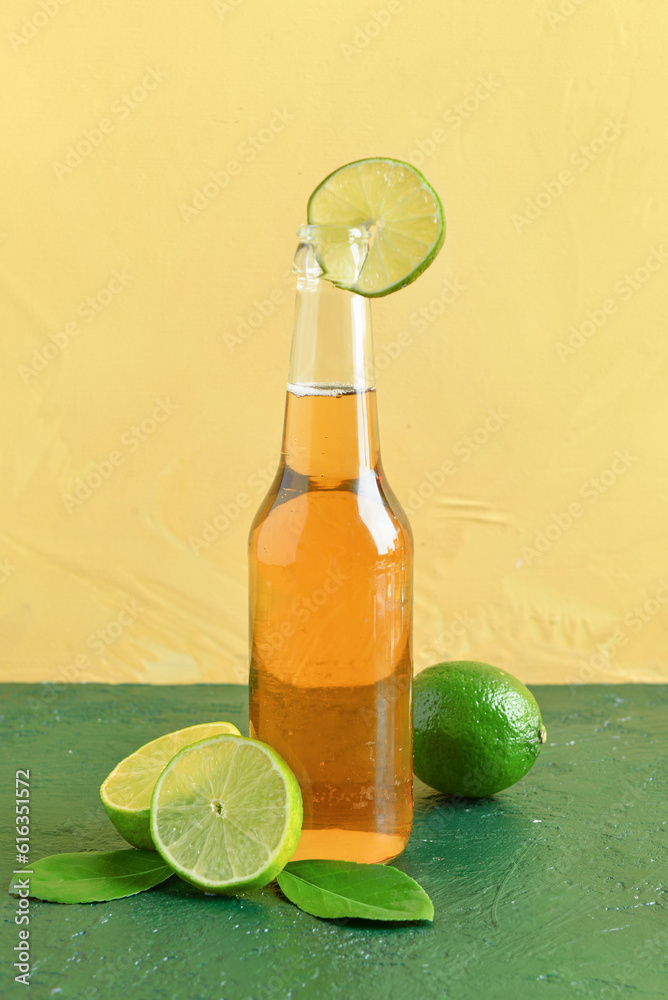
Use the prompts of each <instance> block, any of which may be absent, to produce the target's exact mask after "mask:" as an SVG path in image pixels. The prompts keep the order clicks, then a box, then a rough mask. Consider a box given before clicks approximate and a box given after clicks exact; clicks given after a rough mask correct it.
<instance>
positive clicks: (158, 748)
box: [100, 722, 239, 850]
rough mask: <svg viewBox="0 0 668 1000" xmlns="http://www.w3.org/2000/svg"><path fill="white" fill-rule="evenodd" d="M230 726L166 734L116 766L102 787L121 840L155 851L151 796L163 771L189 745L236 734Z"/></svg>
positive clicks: (220, 724)
mask: <svg viewBox="0 0 668 1000" xmlns="http://www.w3.org/2000/svg"><path fill="white" fill-rule="evenodd" d="M238 732H239V730H238V729H237V727H236V726H233V725H232V723H231V722H205V723H203V724H202V725H199V726H188V727H187V728H186V729H178V730H177V731H176V732H173V733H167V735H166V736H160V737H159V739H157V740H152V741H151V742H150V743H146V744H145V745H144V746H143V747H140V749H139V750H137V751H136V752H135V753H133V754H131V755H130V756H129V757H126V758H125V759H124V760H122V761H121V762H120V764H117V765H116V767H115V768H114V770H113V771H112V772H111V774H110V775H109V776H108V777H107V778H105V780H104V781H103V782H102V785H101V787H100V798H101V799H102V805H103V806H104V808H105V809H106V811H107V815H108V816H109V819H110V820H111V822H112V823H113V824H114V826H115V827H116V829H117V830H118V832H119V833H120V835H121V837H124V838H125V840H127V842H128V843H129V844H132V846H133V847H141V848H145V849H146V850H153V849H154V846H153V841H152V840H151V819H150V808H151V795H152V794H153V787H154V785H155V783H156V781H157V779H158V777H159V776H160V773H161V771H162V770H163V768H164V767H165V765H166V764H168V763H169V761H170V760H171V759H172V757H173V756H174V754H175V753H177V752H178V751H179V750H181V749H182V748H183V747H185V746H188V745H189V744H190V743H196V742H197V741H198V740H202V739H204V738H205V737H207V736H215V735H216V734H219V733H237V734H238Z"/></svg>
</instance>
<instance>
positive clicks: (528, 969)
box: [0, 684, 668, 1000]
mask: <svg viewBox="0 0 668 1000" xmlns="http://www.w3.org/2000/svg"><path fill="white" fill-rule="evenodd" d="M532 690H533V692H534V694H535V695H536V698H537V700H538V702H539V704H540V706H541V709H542V712H543V718H544V721H545V724H546V726H547V731H548V741H547V744H546V746H545V748H544V750H543V752H542V754H541V757H540V758H539V760H538V762H537V764H536V765H535V766H534V768H533V770H532V771H530V773H529V774H528V775H527V777H526V778H524V779H523V780H522V781H521V782H520V783H519V784H517V785H515V786H514V787H513V788H510V789H508V790H507V791H505V792H501V793H500V794H498V795H497V796H495V797H494V798H491V799H484V800H480V801H478V802H470V801H461V802H458V803H457V802H451V801H449V800H448V799H446V798H444V797H442V796H439V795H436V794H431V793H430V792H429V791H428V790H427V789H425V788H424V786H420V788H418V789H416V795H417V799H416V818H415V826H414V830H413V836H412V838H411V841H410V843H409V846H408V848H407V850H406V851H405V853H404V854H403V855H402V856H401V857H400V858H399V859H397V861H396V862H395V864H396V865H397V867H399V868H401V869H403V870H404V871H406V872H408V874H409V875H412V876H413V877H414V878H416V879H418V881H419V882H420V883H421V884H422V885H423V886H424V888H425V889H426V890H427V892H428V893H429V894H430V896H431V897H432V899H433V901H434V905H435V908H436V916H435V920H434V924H433V926H430V925H428V924H424V925H419V924H415V925H406V926H401V927H396V926H390V925H386V924H382V925H378V926H373V927H369V926H368V925H363V924H361V923H354V922H347V923H346V922H344V921H338V922H329V921H323V920H318V919H316V918H315V917H311V916H309V915H308V914H306V913H303V912H301V911H299V910H297V909H295V908H294V907H293V906H292V905H291V904H290V903H288V902H287V901H286V900H285V899H283V898H282V897H281V896H280V895H279V894H278V893H277V892H276V891H274V890H273V889H271V888H267V889H264V890H258V891H254V892H251V893H248V894H247V895H246V896H245V897H243V898H231V899H226V898H222V897H220V898H218V897H209V896H203V895H201V894H200V893H198V892H197V891H196V890H195V889H193V888H191V887H189V886H187V885H186V884H184V883H182V882H180V881H179V880H178V879H177V878H176V877H174V878H172V879H170V880H169V881H168V882H166V883H164V884H163V885H161V886H159V887H157V888H155V889H152V890H150V891H149V892H146V893H144V894H142V895H139V896H134V897H131V898H128V899H121V900H116V901H114V902H111V903H96V904H88V905H82V906H76V905H75V906H60V905H57V904H50V903H42V902H38V901H32V902H31V908H30V913H31V922H30V944H31V952H32V978H31V985H30V994H29V995H30V996H31V997H32V998H33V1000H42V998H48V997H54V998H70V997H72V998H77V1000H78V998H91V1000H98V998H112V997H113V998H120V997H123V996H124V995H126V994H130V993H131V995H132V998H133V1000H143V998H147V1000H149V998H150V1000H177V998H178V1000H180V998H184V1000H185V998H188V1000H283V998H304V1000H321V998H322V1000H337V998H344V997H345V998H351V1000H362V998H364V1000H366V998H370V997H373V998H375V997H378V998H391V1000H395V998H396V1000H412V998H417V1000H427V998H432V997H433V998H442V997H454V998H462V1000H464V998H466V1000H469V998H478V997H490V998H491V1000H506V998H508V1000H517V998H520V997H521V998H523V1000H524V998H528V1000H531V998H534V997H535V998H538V997H541V998H542V997H546V998H559V1000H561V998H562V997H564V998H566V997H569V998H570V997H574V998H582V997H586V998H588V997H606V998H609V997H620V998H624V997H634V998H635V997H639V998H646V1000H655V998H660V997H665V996H666V995H668V986H667V984H668V978H667V972H668V966H667V959H666V956H667V955H668V919H667V918H668V913H667V911H668V906H667V905H666V904H667V901H668V900H667V897H666V891H665V888H664V887H665V886H666V883H667V881H668V852H667V851H666V844H667V842H668V834H667V832H666V831H667V829H668V810H667V806H666V802H667V799H668V795H667V792H668V767H667V764H668V735H667V731H668V687H667V686H665V685H661V686H657V685H621V686H619V687H613V686H610V685H604V686H595V685H592V686H582V687H578V688H573V689H570V688H568V687H538V686H537V687H532ZM0 694H1V696H2V704H1V708H0V712H1V715H2V721H1V723H0V729H1V731H2V734H3V739H2V772H1V778H2V787H1V789H0V793H1V804H2V812H1V816H2V828H1V830H0V860H1V862H2V873H3V878H4V881H5V885H6V884H8V883H9V878H10V873H11V872H12V871H13V870H14V868H15V867H18V866H16V865H15V863H14V853H15V852H14V850H13V843H14V835H15V831H14V796H13V792H14V774H15V771H16V770H17V769H18V768H25V769H29V770H30V776H31V819H32V839H31V857H32V858H33V860H36V859H37V858H39V857H43V856H44V855H47V854H52V853H55V852H59V851H77V850H107V849H108V850H111V849H114V848H118V847H121V846H123V845H124V842H123V841H122V840H121V839H120V837H119V836H118V835H117V834H116V832H115V830H114V829H113V827H112V826H111V824H110V823H109V821H108V819H107V817H106V814H105V813H104V810H103V808H102V805H101V803H100V801H99V798H98V792H97V789H98V786H99V785H100V782H101V781H102V780H103V778H104V777H105V776H106V775H107V773H108V772H109V771H110V770H111V768H112V767H113V766H114V765H115V764H116V763H117V761H118V760H119V759H120V758H121V757H124V756H126V755H127V754H128V753H130V752H131V751H133V750H135V749H136V748H137V747H138V746H139V745H140V744H142V743H145V742H147V740H150V739H153V738H155V737H156V736H159V735H161V734H162V733H164V732H168V731H170V730H173V729H178V728H181V727H183V726H186V725H193V724H195V723H197V722H206V721H211V720H214V719H220V718H222V719H228V720H229V721H231V722H234V723H236V724H237V725H238V726H239V728H241V729H242V731H244V732H245V731H246V691H245V689H244V688H242V687H236V686H213V685H197V686H192V687H146V686H136V685H134V686H130V685H127V686H120V687H110V686H106V685H98V684H88V685H85V686H61V687H60V688H59V689H57V690H54V689H50V688H48V687H43V686H41V685H4V686H2V687H0ZM15 910H16V901H15V900H14V899H13V898H12V897H9V896H5V897H4V898H3V909H2V946H1V952H0V954H1V959H0V961H1V965H0V968H1V976H2V984H1V985H0V994H1V995H2V996H3V997H4V996H14V995H16V996H18V995H20V991H21V990H24V989H25V988H24V987H23V986H21V985H19V984H17V983H14V982H13V981H12V980H13V975H14V971H13V970H12V968H11V963H12V962H13V961H14V958H13V957H12V956H13V953H12V948H13V947H14V945H15V944H16V943H17V941H18V927H17V926H16V925H15V924H14V913H15ZM26 995H27V994H26Z"/></svg>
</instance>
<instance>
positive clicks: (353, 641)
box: [249, 226, 413, 862]
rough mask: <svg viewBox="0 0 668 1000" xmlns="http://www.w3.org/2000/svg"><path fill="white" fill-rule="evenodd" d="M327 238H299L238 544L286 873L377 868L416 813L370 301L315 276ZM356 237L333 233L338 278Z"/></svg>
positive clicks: (393, 509)
mask: <svg viewBox="0 0 668 1000" xmlns="http://www.w3.org/2000/svg"><path fill="white" fill-rule="evenodd" d="M325 229H326V227H320V226H303V227H302V228H301V229H300V230H299V231H298V236H299V240H300V243H299V247H298V249H297V254H296V256H295V265H294V268H293V270H294V271H295V273H296V275H297V297H296V308H295V324H294V331H293V339H292V351H291V359H290V372H289V377H288V387H287V401H286V409H285V424H284V432H283V446H282V456H281V463H280V466H279V469H278V472H277V475H276V479H275V481H274V483H273V484H272V486H271V488H270V490H269V493H268V495H267V496H266V498H265V500H264V501H263V503H262V505H261V507H260V509H259V510H258V512H257V514H256V516H255V519H254V521H253V524H252V527H251V532H250V539H249V559H250V633H251V635H250V639H251V664H250V734H251V736H254V737H256V738H257V739H260V740H263V741H264V742H265V743H268V744H269V745H270V746H272V747H274V748H275V749H276V750H277V751H278V752H279V753H280V754H281V755H282V756H283V757H284V758H285V760H286V761H287V762H288V764H289V765H290V766H291V768H292V769H293V771H294V772H295V774H296V776H297V778H298V780H299V782H300V785H301V788H302V794H303V798H304V826H303V831H302V836H301V840H300V842H299V846H298V849H297V852H296V854H295V855H294V859H293V860H297V859H300V858H338V859H343V860H349V861H359V862H382V861H387V860H390V859H391V858H393V857H395V856H396V855H397V854H399V853H400V852H401V851H402V850H403V849H404V847H405V846H406V843H407V841H408V837H409V835H410V830H411V824H412V815H413V801H412V771H413V748H412V706H411V693H412V675H413V669H412V562H413V542H412V535H411V530H410V526H409V524H408V520H407V518H406V515H405V514H404V512H403V511H402V509H401V507H400V505H399V503H398V501H397V499H396V497H395V496H394V494H393V493H392V490H391V489H390V487H389V485H388V483H387V481H386V479H385V476H384V473H383V469H382V466H381V462H380V453H379V443H378V425H377V414H376V393H375V386H374V377H373V354H372V340H371V318H370V301H369V299H368V298H364V297H362V296H360V295H357V294H354V293H352V292H349V291H346V290H343V289H342V288H339V287H336V285H334V284H333V283H332V281H331V280H327V279H325V278H323V277H322V271H321V268H320V266H319V264H318V261H317V258H316V249H317V247H318V245H319V244H320V243H321V242H323V241H325V240H326V238H327V236H328V234H327V232H326V231H325ZM330 235H331V230H330ZM369 238H370V234H369V232H368V231H367V230H365V229H350V230H347V229H346V230H343V231H342V235H341V231H339V234H338V235H337V237H336V239H337V240H340V241H341V242H342V250H341V252H340V253H339V254H338V256H339V266H340V267H341V270H342V273H343V272H344V271H345V273H346V275H347V277H348V278H349V277H350V273H351V268H352V269H353V270H354V269H359V267H360V266H361V264H362V263H363V261H364V258H365V256H366V252H367V250H368V245H369ZM328 273H329V275H330V277H331V276H332V274H331V270H329V269H328Z"/></svg>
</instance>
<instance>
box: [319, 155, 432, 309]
mask: <svg viewBox="0 0 668 1000" xmlns="http://www.w3.org/2000/svg"><path fill="white" fill-rule="evenodd" d="M307 216H308V222H309V225H326V226H339V227H341V226H344V227H347V228H353V227H360V228H362V229H367V230H369V232H370V245H369V252H368V254H367V257H366V260H365V261H364V264H363V266H362V268H361V270H360V272H359V274H357V275H356V276H355V279H354V281H353V282H351V283H350V284H346V283H344V282H342V281H341V280H335V284H337V285H339V286H340V287H344V288H347V289H348V290H349V291H351V292H357V293H358V294H359V295H365V296H367V297H369V298H377V297H379V296H381V295H389V294H390V293H391V292H396V291H397V290H398V289H400V288H404V287H405V286H406V285H410V283H411V282H412V281H415V279H416V278H417V277H419V275H420V274H422V272H423V271H424V270H425V268H427V267H429V265H430V264H431V263H432V261H433V260H434V258H435V257H436V254H437V253H438V252H439V250H440V249H441V247H442V246H443V240H444V239H445V218H444V216H443V206H442V205H441V201H440V199H439V197H438V195H437V194H436V192H435V191H434V189H433V188H432V186H431V185H430V184H429V183H428V181H427V180H426V179H425V178H424V177H423V176H422V174H421V173H420V171H419V170H416V169H415V167H412V166H411V165H410V164H409V163H404V162H403V161H402V160H393V159H390V158H389V157H372V158H370V159H366V160H355V161H354V162H353V163H347V164H346V165H345V166H344V167H340V168H339V169H338V170H335V171H334V172H333V173H331V174H330V175H329V177H326V178H325V180H324V181H323V182H322V184H319V185H318V187H317V188H316V189H315V191H314V192H313V194H312V195H311V197H310V198H309V202H308V209H307ZM318 260H319V262H320V264H321V266H322V268H323V271H324V277H327V276H328V271H330V270H331V271H332V273H334V274H335V273H336V266H337V264H338V261H336V260H335V259H334V257H332V261H331V267H330V261H329V260H328V249H327V247H326V246H324V247H322V248H320V249H319V250H318ZM333 280H334V279H333Z"/></svg>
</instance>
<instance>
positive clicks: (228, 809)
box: [151, 736, 302, 894]
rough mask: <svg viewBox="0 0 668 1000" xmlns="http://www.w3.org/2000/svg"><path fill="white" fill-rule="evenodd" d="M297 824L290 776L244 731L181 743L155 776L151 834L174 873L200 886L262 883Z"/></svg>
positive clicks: (293, 840)
mask: <svg viewBox="0 0 668 1000" xmlns="http://www.w3.org/2000/svg"><path fill="white" fill-rule="evenodd" d="M301 826H302V797H301V791H300V788H299V784H298V782H297V779H296V778H295V776H294V774H293V773H292V771H291V770H290V768H289V767H288V765H287V764H286V763H285V761H284V760H283V758H282V757H280V756H279V755H278V754H277V753H276V751H275V750H272V749H271V747H269V746H267V745H266V743H260V742H259V740H253V739H249V738H248V737H246V736H212V737H209V738H208V739H205V740H201V741H200V742H199V743H195V744H194V745H193V746H189V747H185V748H184V749H183V750H181V751H180V752H179V753H177V755H176V756H175V757H174V758H173V759H172V760H171V761H170V762H169V764H168V765H167V767H166V768H165V769H164V771H163V772H162V774H161V775H160V777H159V778H158V780H157V782H156V784H155V789H154V791H153V798H152V800H151V835H152V837H153V841H154V843H155V846H156V848H157V850H158V851H159V853H160V854H161V855H162V857H163V858H164V859H165V861H166V862H167V864H168V865H170V867H171V868H173V869H174V871H175V872H176V873H177V874H178V875H180V876H181V878H183V879H185V881H186V882H190V883H191V884H192V885H195V886H197V888H199V889H203V890H204V891H205V892H216V893H221V894H230V893H234V892H239V891H242V890H244V889H247V888H250V887H252V886H262V885H267V883H268V882H271V880H272V879H273V878H275V877H276V875H278V873H279V871H281V870H282V868H283V867H284V866H285V865H286V864H287V862H288V861H289V860H290V858H291V857H292V855H293V854H294V852H295V849H296V847H297V842H298V840H299V835H300V833H301Z"/></svg>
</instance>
